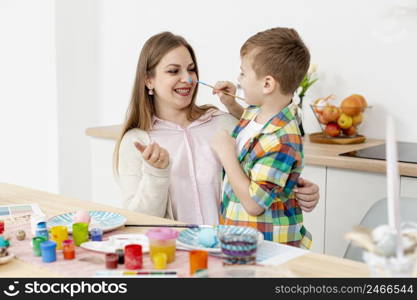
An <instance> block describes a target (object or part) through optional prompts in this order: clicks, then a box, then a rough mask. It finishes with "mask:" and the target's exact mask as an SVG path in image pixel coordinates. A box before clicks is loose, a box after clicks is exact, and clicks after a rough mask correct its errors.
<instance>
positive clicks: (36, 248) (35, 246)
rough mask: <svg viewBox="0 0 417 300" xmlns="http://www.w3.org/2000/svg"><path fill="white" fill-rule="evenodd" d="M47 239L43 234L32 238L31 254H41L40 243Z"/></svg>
mask: <svg viewBox="0 0 417 300" xmlns="http://www.w3.org/2000/svg"><path fill="white" fill-rule="evenodd" d="M45 241H47V238H46V237H44V236H35V237H34V238H32V250H33V255H35V256H41V255H42V253H41V243H42V242H45Z"/></svg>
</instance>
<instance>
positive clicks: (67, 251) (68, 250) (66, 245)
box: [62, 240, 75, 259]
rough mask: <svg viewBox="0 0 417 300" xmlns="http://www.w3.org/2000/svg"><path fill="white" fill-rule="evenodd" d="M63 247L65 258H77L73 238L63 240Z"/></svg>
mask: <svg viewBox="0 0 417 300" xmlns="http://www.w3.org/2000/svg"><path fill="white" fill-rule="evenodd" d="M62 248H63V250H64V251H63V253H64V259H74V258H75V245H74V242H73V241H72V240H65V241H62Z"/></svg>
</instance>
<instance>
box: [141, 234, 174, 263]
mask: <svg viewBox="0 0 417 300" xmlns="http://www.w3.org/2000/svg"><path fill="white" fill-rule="evenodd" d="M178 235H179V232H178V231H176V230H174V229H172V228H154V229H151V230H148V232H147V233H146V236H147V237H148V239H149V252H150V256H151V257H152V258H153V256H154V255H155V254H156V253H158V252H163V253H165V254H166V255H167V258H168V260H167V263H170V262H173V261H174V260H175V249H176V240H177V237H178Z"/></svg>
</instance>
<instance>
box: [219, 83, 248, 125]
mask: <svg viewBox="0 0 417 300" xmlns="http://www.w3.org/2000/svg"><path fill="white" fill-rule="evenodd" d="M214 94H217V96H219V98H220V101H221V102H222V103H223V104H224V105H225V106H226V108H227V110H228V111H229V112H230V113H231V114H232V115H233V116H234V117H235V118H236V119H240V117H241V115H242V113H243V107H242V106H241V105H240V104H239V103H237V101H236V96H232V95H236V86H235V85H234V84H233V83H232V82H230V81H218V82H217V83H216V84H215V85H214V88H213V95H214Z"/></svg>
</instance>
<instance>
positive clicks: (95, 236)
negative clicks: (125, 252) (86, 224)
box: [90, 228, 103, 241]
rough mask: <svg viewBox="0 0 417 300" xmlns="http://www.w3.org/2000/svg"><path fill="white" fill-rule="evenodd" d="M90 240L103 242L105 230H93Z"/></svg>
mask: <svg viewBox="0 0 417 300" xmlns="http://www.w3.org/2000/svg"><path fill="white" fill-rule="evenodd" d="M90 239H91V240H92V241H101V240H103V229H101V228H92V229H91V230H90Z"/></svg>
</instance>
